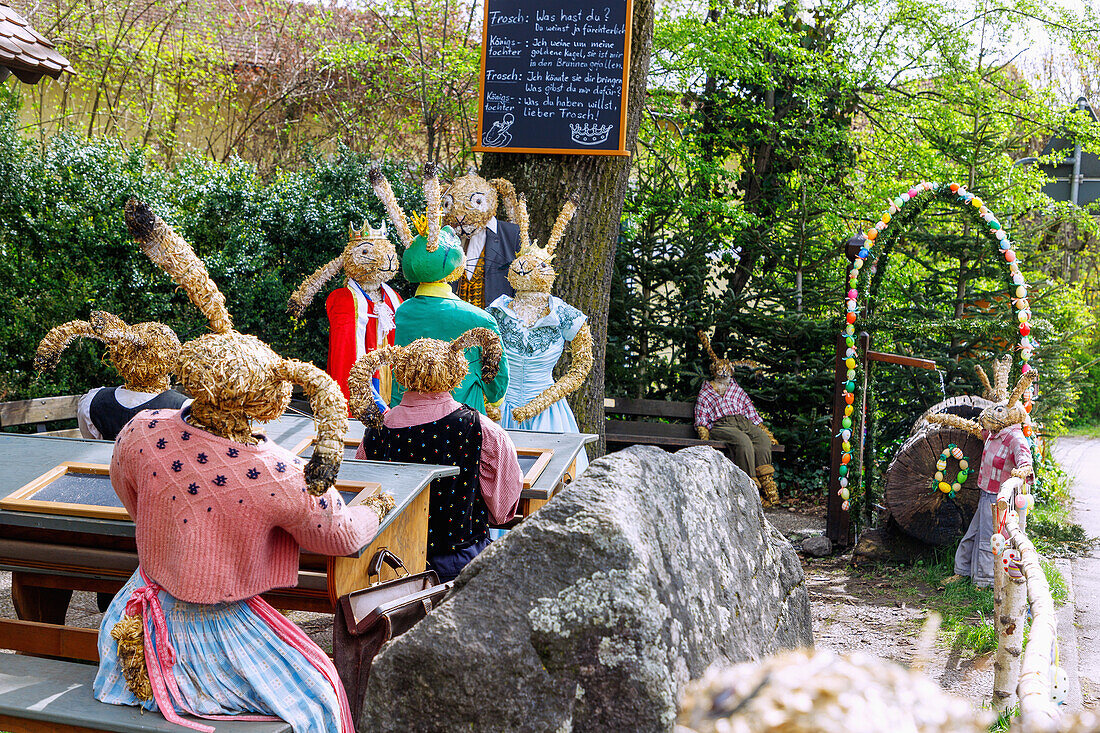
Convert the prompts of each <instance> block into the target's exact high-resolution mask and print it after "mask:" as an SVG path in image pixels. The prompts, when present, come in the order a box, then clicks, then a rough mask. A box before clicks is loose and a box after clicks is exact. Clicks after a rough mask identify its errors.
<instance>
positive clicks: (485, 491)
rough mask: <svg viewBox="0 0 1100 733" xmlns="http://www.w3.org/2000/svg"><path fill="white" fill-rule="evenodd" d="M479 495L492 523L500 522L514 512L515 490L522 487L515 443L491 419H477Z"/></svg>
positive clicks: (516, 505) (516, 496)
mask: <svg viewBox="0 0 1100 733" xmlns="http://www.w3.org/2000/svg"><path fill="white" fill-rule="evenodd" d="M478 471H479V473H480V484H481V498H482V499H483V500H484V501H485V506H486V507H487V508H488V509H489V519H490V520H491V521H492V523H493V524H504V523H505V522H507V521H508V520H510V519H511V518H512V517H514V516H516V510H517V509H518V508H519V493H520V491H522V490H523V472H522V471H521V470H520V468H519V457H518V456H517V455H516V446H515V445H513V444H512V439H511V438H509V437H508V433H506V432H505V431H504V428H502V427H500V426H499V425H497V424H496V423H494V422H493V421H492V420H482V421H481V461H480V464H479V467H478Z"/></svg>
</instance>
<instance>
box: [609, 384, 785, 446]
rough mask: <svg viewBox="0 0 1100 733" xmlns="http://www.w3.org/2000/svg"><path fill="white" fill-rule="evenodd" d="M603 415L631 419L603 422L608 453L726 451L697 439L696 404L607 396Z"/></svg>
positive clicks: (717, 441)
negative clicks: (646, 448) (636, 448)
mask: <svg viewBox="0 0 1100 733" xmlns="http://www.w3.org/2000/svg"><path fill="white" fill-rule="evenodd" d="M603 406H604V415H620V416H623V417H630V418H633V419H629V420H623V419H618V418H615V419H612V418H610V417H608V418H607V420H606V421H605V422H604V428H605V436H604V440H605V441H606V443H607V450H608V451H609V452H610V451H613V450H620V449H622V448H626V447H627V446H631V445H655V446H658V447H660V448H664V449H665V450H679V449H681V448H688V447H690V446H693V445H709V446H711V447H712V448H716V449H718V450H725V448H726V444H725V443H724V442H722V441H720V440H699V437H698V434H697V433H696V432H695V403H694V402H670V401H668V400H632V399H628V398H625V397H610V398H608V399H605V400H604V403H603ZM782 452H783V446H781V445H773V446H772V453H782Z"/></svg>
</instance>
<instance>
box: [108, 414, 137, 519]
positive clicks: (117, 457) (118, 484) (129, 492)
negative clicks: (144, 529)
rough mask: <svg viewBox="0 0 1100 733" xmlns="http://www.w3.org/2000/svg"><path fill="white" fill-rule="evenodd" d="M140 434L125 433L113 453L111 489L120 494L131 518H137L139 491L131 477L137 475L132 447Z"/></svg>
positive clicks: (119, 496) (120, 437)
mask: <svg viewBox="0 0 1100 733" xmlns="http://www.w3.org/2000/svg"><path fill="white" fill-rule="evenodd" d="M140 434H141V433H140V432H134V433H125V432H124V433H123V434H122V435H120V436H119V438H118V441H117V442H116V443H115V449H114V450H113V451H112V452H111V473H110V476H111V488H113V489H114V490H115V493H116V494H118V498H119V499H121V500H122V506H124V507H126V511H127V512H129V513H130V516H131V517H136V516H137V490H136V487H135V486H134V484H133V481H132V480H131V477H132V476H134V475H136V471H134V466H133V461H131V460H130V456H131V455H132V454H133V452H134V451H133V448H132V447H131V446H132V443H133V437H134V436H135V435H140Z"/></svg>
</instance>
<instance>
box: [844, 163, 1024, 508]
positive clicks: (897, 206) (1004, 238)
mask: <svg viewBox="0 0 1100 733" xmlns="http://www.w3.org/2000/svg"><path fill="white" fill-rule="evenodd" d="M937 200H938V201H944V202H947V203H951V204H954V205H956V206H960V207H963V208H964V209H965V210H966V211H968V212H969V213H970V214H971V216H973V217H974V218H975V219H977V220H978V221H979V222H980V225H981V227H982V231H983V233H984V234H985V236H986V238H987V239H989V240H990V241H992V242H993V243H995V244H996V245H997V250H998V252H1000V254H1001V256H1002V257H1004V260H1005V262H1006V263H1007V264H1008V271H1009V275H1010V280H1011V282H1012V284H1011V286H1010V288H1009V291H1010V293H1011V295H1012V305H1013V307H1014V308H1015V310H1016V319H1015V320H1016V322H1017V324H1018V326H1017V329H1018V331H1019V333H1020V341H1019V344H1020V362H1021V363H1022V366H1021V369H1020V371H1021V372H1022V373H1024V374H1026V373H1027V372H1030V371H1031V370H1032V369H1033V367H1032V366H1031V364H1030V363H1029V362H1030V361H1031V359H1032V356H1033V354H1034V351H1035V341H1034V340H1033V339H1032V338H1031V304H1030V302H1029V301H1028V290H1027V283H1026V282H1025V280H1024V275H1023V273H1022V272H1021V271H1020V265H1019V261H1018V258H1017V255H1016V251H1015V250H1014V249H1013V246H1012V240H1010V239H1009V237H1008V234H1007V233H1005V230H1004V228H1003V227H1002V225H1001V223H1000V222H999V221H997V218H996V217H995V216H994V215H993V212H991V211H990V210H989V209H988V208H987V207H986V205H985V203H984V202H983V201H982V199H981V198H979V197H978V196H975V195H974V194H972V193H970V192H969V191H967V190H966V187H965V186H961V185H959V184H958V183H951V184H941V183H929V182H928V181H924V182H921V183H918V184H916V185H915V186H913V187H912V188H910V189H909V190H908V191H906V192H905V193H902V194H900V195H899V196H897V197H895V198H894V199H893V201H891V202H890V206H889V207H888V208H887V209H886V211H884V212H883V214H882V216H881V217H879V220H878V221H877V222H876V223H875V224H874V226H872V227H871V228H870V229H868V230H867V231H865V232H863V234H862V241H861V242H860V248H859V251H858V252H857V253H856V256H855V259H853V260H852V264H851V269H850V270H849V271H848V292H847V295H846V297H845V299H844V329H843V332H842V334H843V336H844V344H845V347H846V348H845V352H844V366H845V367H846V372H845V377H846V381H845V382H844V385H843V390H842V394H843V397H844V415H843V417H842V418H841V421H840V432H839V433H838V434H837V435H836V436H834V437H835V439H837V440H840V468H839V469H838V474H839V483H840V489H839V490H838V491H837V494H838V495H839V496H840V498H841V508H842V509H843V510H844V511H849V509H850V508H851V505H850V503H849V498H850V496H851V492H850V491H849V484H850V481H851V479H852V477H853V476H854V475H855V472H854V471H853V470H852V467H853V466H852V461H853V456H852V426H853V425H854V424H855V422H856V420H855V419H854V413H855V391H856V365H857V363H858V361H857V351H856V321H857V319H858V313H859V303H858V300H859V279H860V274H861V272H862V271H863V270H864V269H865V265H868V264H869V263H868V262H867V260H868V259H869V258H870V257H871V254H872V251H873V250H874V246H875V244H877V243H880V242H884V241H887V240H888V239H890V238H891V237H893V236H895V235H896V233H897V231H898V230H899V228H900V225H901V224H902V223H908V222H909V221H911V220H912V219H913V218H914V217H916V216H917V215H918V214H920V212H921V211H923V210H924V209H925V207H927V206H928V205H929V204H931V203H932V202H933V201H937ZM891 222H893V223H894V226H893V227H891V226H890V224H891ZM858 236H859V235H857V237H858ZM866 269H867V270H872V269H874V265H873V264H870V265H869V266H867V267H866ZM1032 398H1033V393H1032V391H1031V389H1030V388H1029V389H1028V391H1027V392H1025V393H1024V409H1025V410H1026V411H1027V412H1028V413H1030V412H1031V407H1032ZM1024 435H1025V436H1027V437H1029V438H1030V437H1031V426H1030V425H1027V426H1025V428H1024ZM959 483H960V484H961V483H962V482H959ZM937 484H938V482H937ZM949 487H950V485H949ZM936 490H942V489H941V488H940V487H939V486H938V485H937V486H936ZM945 493H948V494H949V495H950V494H951V490H950V488H949V489H948V491H947V492H945Z"/></svg>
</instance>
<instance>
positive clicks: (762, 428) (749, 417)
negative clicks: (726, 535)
mask: <svg viewBox="0 0 1100 733" xmlns="http://www.w3.org/2000/svg"><path fill="white" fill-rule="evenodd" d="M696 335H698V337H699V341H700V342H701V343H702V344H703V348H704V349H705V350H706V352H707V355H708V356H709V357H710V379H709V380H707V381H704V382H703V386H702V387H701V388H700V389H699V396H698V397H697V398H696V400H695V432H696V433H697V434H698V436H699V439H700V440H721V441H724V442H725V443H726V446H727V447H728V448H729V452H730V455H731V457H732V458H733V462H734V463H735V464H737V467H738V468H740V469H741V470H742V471H744V472H745V473H746V474H747V475H748V476H749V477H750V478H752V479H753V481H755V482H756V485H757V486H759V487H760V488H762V489H763V490H764V496H765V500H764V505H765V506H769V505H771V504H774V503H776V502H778V501H779V487H778V486H777V485H776V483H775V467H774V466H772V445H773V444H775V443H777V442H778V441H777V440H776V439H775V437H774V436H773V435H772V434H771V431H770V430H768V428H767V426H766V425H764V418H762V417H760V413H758V412H757V411H756V407H755V406H753V404H752V400H751V399H749V396H748V395H747V394H745V390H743V389H741V385H739V384H738V383H737V380H735V379H734V378H733V368H734V367H735V366H741V365H743V366H753V367H758V366H759V364H757V363H756V362H753V361H729V360H728V359H719V358H718V355H717V354H715V353H714V349H712V348H711V345H710V338H708V337H707V334H706V332H705V331H702V330H700V331H698V332H697V334H696Z"/></svg>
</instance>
